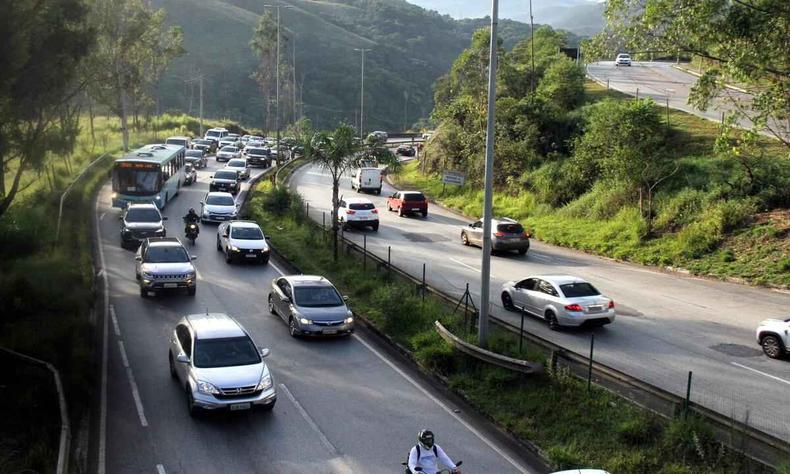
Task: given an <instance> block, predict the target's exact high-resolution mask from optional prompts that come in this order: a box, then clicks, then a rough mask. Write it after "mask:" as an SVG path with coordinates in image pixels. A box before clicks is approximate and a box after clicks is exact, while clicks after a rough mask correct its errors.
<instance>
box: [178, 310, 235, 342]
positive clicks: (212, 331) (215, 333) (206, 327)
mask: <svg viewBox="0 0 790 474" xmlns="http://www.w3.org/2000/svg"><path fill="white" fill-rule="evenodd" d="M184 319H186V320H187V322H188V323H189V325H190V326H191V327H192V331H194V333H195V336H196V339H216V338H221V337H239V336H246V335H247V333H246V332H245V331H244V329H243V328H242V327H241V325H240V324H239V323H238V322H236V320H235V319H233V318H231V317H230V316H228V315H227V314H225V313H202V314H190V315H187V316H185V317H184Z"/></svg>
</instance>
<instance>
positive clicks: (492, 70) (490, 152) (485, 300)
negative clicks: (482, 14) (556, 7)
mask: <svg viewBox="0 0 790 474" xmlns="http://www.w3.org/2000/svg"><path fill="white" fill-rule="evenodd" d="M531 5H532V1H531V0H530V6H531ZM498 15H499V0H492V1H491V46H490V48H489V52H488V54H489V60H488V123H487V127H486V168H485V192H484V194H483V264H482V269H481V272H480V277H481V282H480V315H479V320H478V323H477V343H478V345H480V347H486V346H487V345H488V316H489V314H488V310H489V306H490V302H489V298H490V296H491V295H490V294H489V291H490V289H491V213H492V207H493V206H492V201H493V196H492V195H493V190H494V111H495V102H494V101H495V100H496V69H497V24H498V20H497V17H498ZM530 17H532V12H531V11H530ZM533 45H534V42H533ZM534 57H535V56H534V55H533V60H534Z"/></svg>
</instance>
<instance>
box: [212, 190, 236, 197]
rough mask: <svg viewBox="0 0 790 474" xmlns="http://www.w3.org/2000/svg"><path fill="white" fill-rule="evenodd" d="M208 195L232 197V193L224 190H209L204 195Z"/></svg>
mask: <svg viewBox="0 0 790 474" xmlns="http://www.w3.org/2000/svg"><path fill="white" fill-rule="evenodd" d="M209 196H230V197H231V198H232V197H233V194H231V193H229V192H226V191H209V192H208V194H206V197H209Z"/></svg>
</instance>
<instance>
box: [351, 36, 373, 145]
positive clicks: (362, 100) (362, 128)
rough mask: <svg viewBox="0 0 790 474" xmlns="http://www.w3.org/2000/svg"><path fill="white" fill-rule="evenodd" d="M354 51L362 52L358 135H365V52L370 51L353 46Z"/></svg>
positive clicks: (362, 136) (361, 136)
mask: <svg viewBox="0 0 790 474" xmlns="http://www.w3.org/2000/svg"><path fill="white" fill-rule="evenodd" d="M354 51H359V52H360V53H362V69H361V77H362V79H361V80H360V88H359V89H360V91H359V137H360V138H364V137H365V52H366V51H371V50H370V49H365V48H354Z"/></svg>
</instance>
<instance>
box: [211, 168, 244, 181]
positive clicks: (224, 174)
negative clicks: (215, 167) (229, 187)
mask: <svg viewBox="0 0 790 474" xmlns="http://www.w3.org/2000/svg"><path fill="white" fill-rule="evenodd" d="M238 177H239V174H238V173H237V172H235V171H231V170H228V171H217V172H216V173H214V179H232V180H236V178H238Z"/></svg>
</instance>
